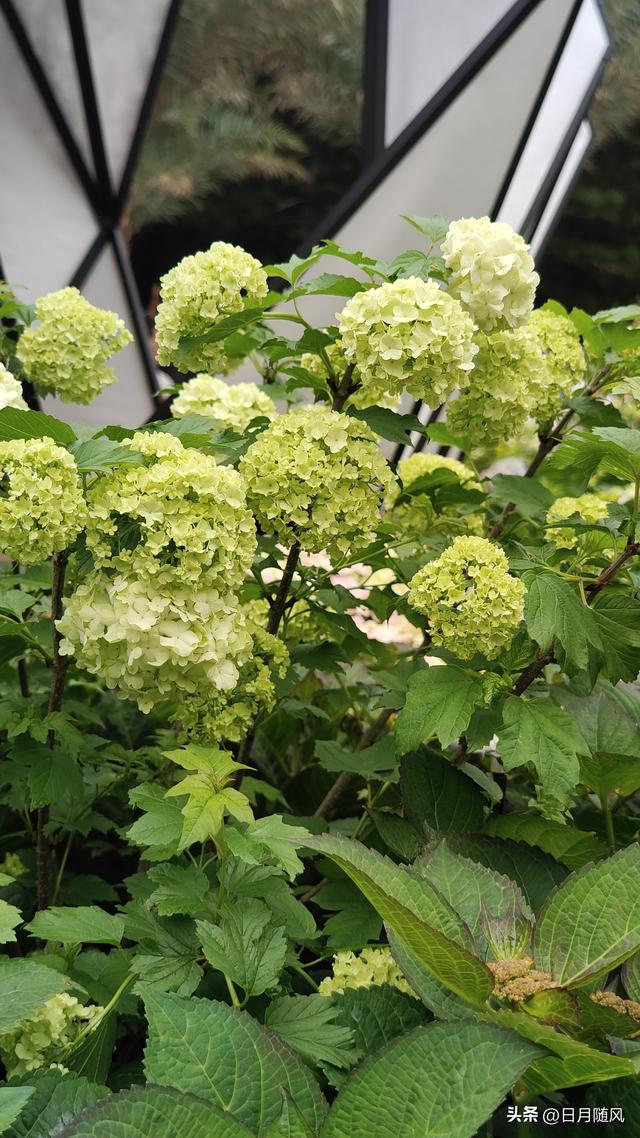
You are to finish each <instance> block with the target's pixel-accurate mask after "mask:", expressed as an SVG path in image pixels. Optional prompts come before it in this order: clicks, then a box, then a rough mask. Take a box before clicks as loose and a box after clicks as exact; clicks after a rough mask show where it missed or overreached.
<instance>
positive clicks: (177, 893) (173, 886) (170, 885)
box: [148, 862, 211, 917]
mask: <svg viewBox="0 0 640 1138" xmlns="http://www.w3.org/2000/svg"><path fill="white" fill-rule="evenodd" d="M148 876H149V880H150V881H152V882H153V883H154V885H155V889H154V890H153V893H151V894H150V895H149V904H150V905H154V906H155V908H156V909H157V911H158V913H159V914H160V916H161V917H173V916H175V915H176V914H179V913H186V914H188V915H190V916H192V917H195V916H197V915H198V914H200V913H201V912H202V910H203V902H204V898H205V897H206V895H207V893H208V892H209V890H210V888H211V887H210V885H209V881H208V879H207V877H206V876H205V874H204V873H203V872H202V870H200V869H198V868H197V866H195V865H170V864H169V863H167V862H164V863H163V864H162V865H156V866H153V868H152V869H150V870H148Z"/></svg>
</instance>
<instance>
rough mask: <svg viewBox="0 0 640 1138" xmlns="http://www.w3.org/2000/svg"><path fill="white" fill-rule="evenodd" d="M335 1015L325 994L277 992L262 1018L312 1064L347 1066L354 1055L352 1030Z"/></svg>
mask: <svg viewBox="0 0 640 1138" xmlns="http://www.w3.org/2000/svg"><path fill="white" fill-rule="evenodd" d="M337 1019H338V1010H337V1008H336V1007H335V1006H334V1004H333V1003H332V1001H331V1000H328V999H327V997H326V996H319V995H312V996H280V997H279V998H278V999H276V1000H272V1001H271V1003H270V1004H269V1007H268V1008H267V1010H266V1012H265V1017H264V1022H265V1024H266V1026H267V1027H269V1028H270V1029H271V1030H272V1031H275V1032H276V1034H277V1035H279V1036H280V1038H281V1039H283V1040H284V1042H285V1043H286V1044H288V1046H289V1047H292V1048H293V1050H294V1051H297V1052H298V1053H299V1054H300V1055H302V1058H303V1059H304V1060H305V1061H306V1062H307V1063H310V1064H311V1065H312V1066H318V1065H324V1064H330V1065H331V1066H333V1067H343V1068H344V1067H351V1066H352V1065H353V1063H354V1061H355V1060H356V1058H357V1056H358V1052H357V1051H356V1048H355V1047H354V1042H353V1032H352V1031H351V1030H350V1029H349V1028H348V1027H344V1026H340V1024H339V1023H337V1022H336V1021H337Z"/></svg>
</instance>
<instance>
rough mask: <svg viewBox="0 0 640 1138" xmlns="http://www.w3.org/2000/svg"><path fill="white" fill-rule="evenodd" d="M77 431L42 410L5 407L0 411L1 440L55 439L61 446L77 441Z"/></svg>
mask: <svg viewBox="0 0 640 1138" xmlns="http://www.w3.org/2000/svg"><path fill="white" fill-rule="evenodd" d="M75 437H76V436H75V431H74V430H73V429H72V428H71V427H70V426H69V424H68V423H62V422H61V421H60V419H54V418H53V416H52V415H45V414H44V413H43V412H42V411H21V410H20V409H19V408H17V407H4V408H3V409H2V411H0V441H2V442H5V441H6V440H8V439H53V441H54V443H59V444H60V446H69V444H70V443H73V442H74V441H75Z"/></svg>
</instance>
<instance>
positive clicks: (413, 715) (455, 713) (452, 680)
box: [396, 664, 483, 755]
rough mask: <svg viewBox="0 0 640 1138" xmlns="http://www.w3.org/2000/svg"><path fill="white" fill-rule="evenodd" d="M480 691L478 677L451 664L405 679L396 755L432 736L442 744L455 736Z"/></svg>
mask: <svg viewBox="0 0 640 1138" xmlns="http://www.w3.org/2000/svg"><path fill="white" fill-rule="evenodd" d="M482 693H483V682H482V676H480V675H478V674H477V673H475V672H470V671H466V670H465V669H464V668H458V667H455V666H454V665H452V664H445V665H442V666H440V667H437V666H433V667H431V668H425V669H424V670H423V671H420V672H416V673H415V675H413V676H412V677H411V679H410V680H409V685H408V689H407V700H406V703H405V705H404V707H403V709H402V711H401V712H400V714H399V716H398V722H397V725H396V750H397V753H398V755H405V754H406V753H407V751H415V750H417V748H418V747H419V746H420V743H422V742H423V740H425V739H428V738H430V737H431V736H432V735H436V736H437V738H438V739H439V740H440V743H441V744H442V746H443V747H447V746H448V745H449V743H452V742H453V740H454V739H458V738H459V737H460V735H463V734H464V730H465V728H466V726H467V725H468V723H469V720H470V719H471V715H472V712H473V709H474V707H475V705H476V703H477V702H478V701H479V700H481V699H482Z"/></svg>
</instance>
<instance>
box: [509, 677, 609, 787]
mask: <svg viewBox="0 0 640 1138" xmlns="http://www.w3.org/2000/svg"><path fill="white" fill-rule="evenodd" d="M502 722H503V726H502V727H501V729H500V733H499V734H500V738H499V751H500V757H501V759H502V764H503V766H504V768H505V770H508V771H510V770H513V769H514V767H520V766H523V765H524V764H525V763H532V764H533V766H534V767H535V768H536V771H537V773H538V778H539V780H540V786H541V788H542V792H543V794H544V796H545V797H547V798H550V799H553V800H554V801H555V802H556V803H558V804H559V805H560V806H563V807H564V806H566V805H567V804H568V802H569V800H570V796H571V792H572V791H573V790H574V789H575V787H576V785H577V783H578V780H579V778H580V763H579V761H578V754H583V753H585V752H586V751H587V750H588V749H587V746H586V743H585V742H584V740H583V739H582V738H581V736H580V733H579V731H578V729H577V727H576V725H575V723H574V722H573V720H572V718H571V716H570V715H568V714H567V712H566V711H563V709H562V708H561V707H559V706H558V704H557V703H554V701H553V700H552V699H548V698H543V699H525V698H524V697H523V696H509V698H508V699H507V700H505V703H504V707H503V711H502Z"/></svg>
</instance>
